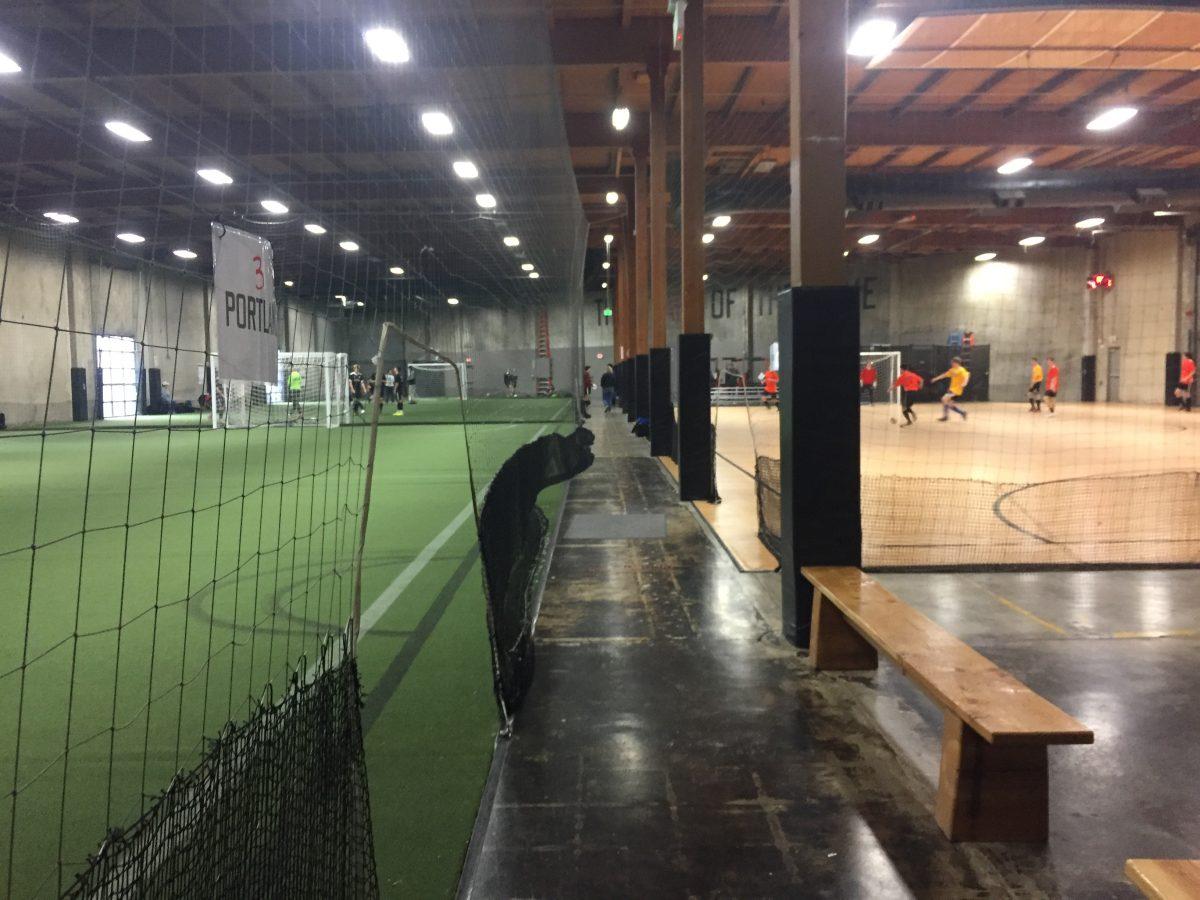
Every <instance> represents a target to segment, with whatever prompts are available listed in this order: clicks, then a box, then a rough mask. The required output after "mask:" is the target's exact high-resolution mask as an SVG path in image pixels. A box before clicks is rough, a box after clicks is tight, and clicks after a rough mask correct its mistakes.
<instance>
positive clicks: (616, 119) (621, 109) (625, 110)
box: [612, 106, 629, 131]
mask: <svg viewBox="0 0 1200 900" xmlns="http://www.w3.org/2000/svg"><path fill="white" fill-rule="evenodd" d="M628 126H629V107H628V106H615V107H613V111H612V127H613V128H615V129H617V131H624V130H625V129H626V128H627V127H628Z"/></svg>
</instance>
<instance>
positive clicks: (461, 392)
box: [406, 361, 471, 401]
mask: <svg viewBox="0 0 1200 900" xmlns="http://www.w3.org/2000/svg"><path fill="white" fill-rule="evenodd" d="M455 370H457V375H456V372H455ZM406 383H407V386H408V399H409V400H410V401H420V400H427V399H432V398H435V397H450V398H454V399H463V400H466V399H467V397H469V396H470V394H471V391H470V387H469V384H468V381H467V365H466V363H454V364H451V363H448V362H440V361H439V362H410V363H408V377H407V379H406Z"/></svg>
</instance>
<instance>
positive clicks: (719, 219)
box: [713, 216, 733, 228]
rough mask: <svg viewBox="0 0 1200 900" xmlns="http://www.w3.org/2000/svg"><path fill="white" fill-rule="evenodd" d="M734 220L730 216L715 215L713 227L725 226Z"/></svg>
mask: <svg viewBox="0 0 1200 900" xmlns="http://www.w3.org/2000/svg"><path fill="white" fill-rule="evenodd" d="M732 221H733V219H732V218H730V217H729V216H713V228H725V227H727V226H728V225H729V223H730V222H732Z"/></svg>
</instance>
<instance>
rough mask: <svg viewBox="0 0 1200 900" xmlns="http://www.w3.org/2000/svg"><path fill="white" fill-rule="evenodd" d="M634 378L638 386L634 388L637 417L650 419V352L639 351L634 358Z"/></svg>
mask: <svg viewBox="0 0 1200 900" xmlns="http://www.w3.org/2000/svg"><path fill="white" fill-rule="evenodd" d="M633 359H634V369H635V375H634V378H635V379H636V380H637V386H636V387H635V388H634V397H635V401H634V414H635V418H638V419H642V420H648V419H649V418H650V354H648V353H639V354H638V355H637V356H635V357H634V358H633Z"/></svg>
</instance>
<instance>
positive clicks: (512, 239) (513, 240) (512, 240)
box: [504, 234, 521, 247]
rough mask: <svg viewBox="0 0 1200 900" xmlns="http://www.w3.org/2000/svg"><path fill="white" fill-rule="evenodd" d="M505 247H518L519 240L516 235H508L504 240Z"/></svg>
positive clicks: (519, 244)
mask: <svg viewBox="0 0 1200 900" xmlns="http://www.w3.org/2000/svg"><path fill="white" fill-rule="evenodd" d="M504 246H505V247H520V246H521V239H520V238H519V237H517V236H516V235H513V234H510V235H508V236H506V237H505V238H504Z"/></svg>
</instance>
